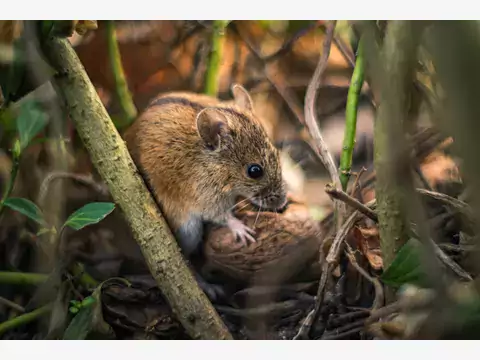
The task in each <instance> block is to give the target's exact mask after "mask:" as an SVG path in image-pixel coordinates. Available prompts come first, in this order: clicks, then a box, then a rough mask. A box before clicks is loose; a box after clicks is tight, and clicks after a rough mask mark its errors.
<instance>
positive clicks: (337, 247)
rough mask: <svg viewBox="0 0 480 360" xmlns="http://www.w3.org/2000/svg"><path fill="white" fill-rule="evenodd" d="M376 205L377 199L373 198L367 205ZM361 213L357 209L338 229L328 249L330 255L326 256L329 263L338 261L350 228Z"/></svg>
mask: <svg viewBox="0 0 480 360" xmlns="http://www.w3.org/2000/svg"><path fill="white" fill-rule="evenodd" d="M375 205H376V201H375V200H372V201H370V202H369V203H368V204H367V206H368V207H369V208H370V207H373V206H375ZM360 216H361V213H360V212H359V211H355V212H354V213H353V214H351V215H350V217H349V218H348V219H347V220H346V221H345V223H344V224H343V225H342V227H341V228H340V230H339V231H337V233H336V235H335V238H334V239H333V242H332V245H331V246H330V249H329V250H328V255H327V258H326V261H327V263H329V264H334V263H336V262H337V261H338V258H339V256H340V252H341V250H342V244H343V241H344V240H345V238H346V237H347V235H348V234H349V232H350V230H351V229H352V227H353V226H354V225H355V223H356V222H357V220H358V219H359V218H360Z"/></svg>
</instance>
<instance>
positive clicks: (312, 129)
mask: <svg viewBox="0 0 480 360" xmlns="http://www.w3.org/2000/svg"><path fill="white" fill-rule="evenodd" d="M335 25H336V21H331V22H329V24H328V26H327V32H326V35H325V41H324V43H323V50H322V54H321V56H320V60H319V61H318V65H317V68H316V69H315V72H314V73H313V77H312V80H311V81H310V83H309V84H308V87H307V94H306V96H305V125H306V126H307V129H308V132H309V133H310V136H311V137H312V139H313V146H314V150H315V153H316V154H317V156H318V157H319V158H320V160H321V161H322V163H323V165H324V166H325V168H326V169H327V171H328V173H329V174H330V179H331V181H332V182H333V184H334V185H335V187H336V188H341V183H340V177H339V174H338V169H337V165H335V161H334V160H333V157H332V154H331V153H330V151H329V150H328V146H327V144H326V142H325V140H324V139H323V136H322V133H321V132H320V129H319V127H318V123H317V107H316V100H317V95H318V89H319V88H320V87H321V85H322V81H323V75H324V72H325V69H326V68H327V64H328V57H329V55H330V48H331V46H332V38H333V34H334V31H335ZM334 206H335V216H336V222H337V228H338V227H339V226H340V225H341V223H342V221H343V219H344V218H345V206H344V204H343V203H342V202H341V201H338V200H337V201H334Z"/></svg>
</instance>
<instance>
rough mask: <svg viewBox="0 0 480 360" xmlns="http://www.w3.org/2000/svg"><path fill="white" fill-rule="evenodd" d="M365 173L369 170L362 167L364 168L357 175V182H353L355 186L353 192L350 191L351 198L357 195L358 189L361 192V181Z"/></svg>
mask: <svg viewBox="0 0 480 360" xmlns="http://www.w3.org/2000/svg"><path fill="white" fill-rule="evenodd" d="M365 171H367V168H366V167H365V166H362V168H361V169H360V171H359V172H358V173H357V176H356V178H355V181H354V182H353V186H352V190H351V191H350V196H351V197H354V195H355V191H357V189H359V190H360V187H361V186H360V179H361V178H362V175H363V174H364V173H365ZM361 200H362V199H361V196H360V201H361Z"/></svg>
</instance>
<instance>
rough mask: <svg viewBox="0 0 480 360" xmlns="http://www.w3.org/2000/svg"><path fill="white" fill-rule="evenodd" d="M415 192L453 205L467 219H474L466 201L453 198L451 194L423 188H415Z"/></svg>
mask: <svg viewBox="0 0 480 360" xmlns="http://www.w3.org/2000/svg"><path fill="white" fill-rule="evenodd" d="M417 192H418V193H419V194H420V195H424V196H428V197H430V198H432V199H435V200H438V201H440V202H442V203H443V204H445V205H449V206H451V207H453V208H454V209H455V210H457V211H458V212H460V213H462V214H464V215H466V216H468V217H469V219H471V220H472V221H473V220H474V219H473V214H472V210H471V209H470V206H469V205H468V204H467V203H465V202H463V201H462V200H458V199H455V198H453V197H451V196H448V195H447V194H442V193H439V192H436V191H430V190H425V189H417Z"/></svg>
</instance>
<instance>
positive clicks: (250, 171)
mask: <svg viewBox="0 0 480 360" xmlns="http://www.w3.org/2000/svg"><path fill="white" fill-rule="evenodd" d="M247 175H248V176H249V177H251V178H252V179H260V178H261V177H262V176H263V168H262V167H261V166H260V165H258V164H250V165H248V168H247Z"/></svg>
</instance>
